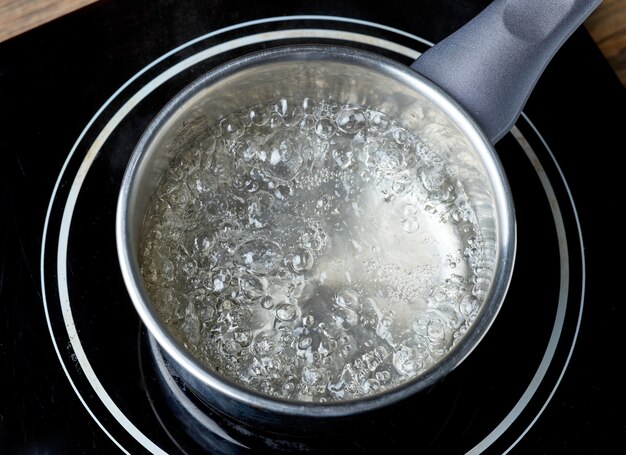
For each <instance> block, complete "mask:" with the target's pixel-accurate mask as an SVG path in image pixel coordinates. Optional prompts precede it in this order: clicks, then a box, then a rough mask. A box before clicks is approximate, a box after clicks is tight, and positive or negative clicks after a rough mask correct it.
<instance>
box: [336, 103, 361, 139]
mask: <svg viewBox="0 0 626 455" xmlns="http://www.w3.org/2000/svg"><path fill="white" fill-rule="evenodd" d="M335 122H336V123H337V126H338V127H339V131H342V132H344V133H351V134H354V133H356V132H357V131H359V130H362V129H363V128H365V126H366V123H365V112H364V111H363V109H361V108H346V109H342V110H340V111H339V112H338V113H337V116H336V117H335Z"/></svg>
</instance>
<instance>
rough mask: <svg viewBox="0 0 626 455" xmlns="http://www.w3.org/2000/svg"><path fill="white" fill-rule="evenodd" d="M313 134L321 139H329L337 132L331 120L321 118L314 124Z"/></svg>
mask: <svg viewBox="0 0 626 455" xmlns="http://www.w3.org/2000/svg"><path fill="white" fill-rule="evenodd" d="M315 132H316V133H317V135H318V136H319V137H321V138H322V139H330V138H331V137H332V136H333V135H334V134H335V133H336V132H337V126H336V125H335V124H334V123H333V121H332V120H331V119H329V118H321V119H319V120H318V121H317V122H315Z"/></svg>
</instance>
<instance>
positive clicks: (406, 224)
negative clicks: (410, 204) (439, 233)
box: [402, 216, 420, 234]
mask: <svg viewBox="0 0 626 455" xmlns="http://www.w3.org/2000/svg"><path fill="white" fill-rule="evenodd" d="M419 228H420V224H419V221H418V219H417V217H415V216H410V217H408V218H405V219H404V221H403V222H402V230H403V231H404V232H406V233H409V234H410V233H413V232H416V231H417V230H418V229H419Z"/></svg>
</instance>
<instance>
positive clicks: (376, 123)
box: [367, 111, 391, 133]
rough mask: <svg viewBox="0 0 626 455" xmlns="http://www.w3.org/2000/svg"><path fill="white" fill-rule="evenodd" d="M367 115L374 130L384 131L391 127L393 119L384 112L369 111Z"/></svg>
mask: <svg viewBox="0 0 626 455" xmlns="http://www.w3.org/2000/svg"><path fill="white" fill-rule="evenodd" d="M367 117H368V119H369V121H370V128H371V129H372V131H376V132H380V133H384V132H385V131H387V130H388V129H389V128H390V127H391V120H390V119H389V117H387V116H386V115H385V114H383V113H382V112H377V111H368V113H367Z"/></svg>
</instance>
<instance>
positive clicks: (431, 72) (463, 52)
mask: <svg viewBox="0 0 626 455" xmlns="http://www.w3.org/2000/svg"><path fill="white" fill-rule="evenodd" d="M600 3H601V0H495V1H494V2H492V3H491V4H490V5H489V6H487V8H485V9H484V10H483V11H482V12H481V13H480V14H479V15H478V16H476V17H475V18H474V19H472V20H471V21H470V22H468V23H467V24H466V25H465V26H463V27H462V28H461V29H459V30H458V31H456V32H455V33H453V34H452V35H450V36H449V37H447V38H446V39H444V40H443V41H441V42H440V43H438V44H436V45H435V46H434V47H432V48H431V49H429V50H428V51H426V52H425V53H424V54H422V55H421V56H420V57H419V58H418V59H417V60H416V61H415V62H414V63H413V64H412V65H411V68H413V69H414V70H416V71H417V72H418V73H420V74H422V75H424V76H426V77H427V78H429V79H430V80H432V81H433V82H434V83H436V84H437V85H438V86H439V87H441V88H442V89H444V90H445V91H446V92H448V94H450V95H451V96H452V97H453V98H454V99H455V100H456V101H457V102H458V103H459V104H461V106H463V107H464V108H465V109H466V110H467V111H468V112H469V113H470V115H472V116H473V117H474V119H475V120H476V121H477V122H478V124H479V126H480V127H481V128H482V129H483V131H484V132H485V133H486V135H487V137H488V138H489V139H490V140H491V142H492V143H496V142H497V141H498V140H499V139H500V138H501V137H502V136H504V135H505V134H506V133H507V132H508V131H509V130H510V129H511V127H512V126H513V124H514V123H515V121H516V120H517V118H518V117H519V115H520V113H521V111H522V108H523V107H524V105H525V104H526V101H527V99H528V96H529V95H530V93H531V91H532V90H533V88H534V86H535V84H536V82H537V80H538V79H539V77H540V76H541V74H542V73H543V70H544V69H545V67H546V66H547V65H548V62H549V61H550V60H551V59H552V57H553V56H554V54H555V53H556V52H557V50H558V49H559V48H560V47H561V46H562V45H563V43H564V42H565V41H566V40H567V39H568V38H569V37H570V35H571V34H572V33H573V32H574V31H575V30H576V29H577V28H578V27H579V26H580V25H581V24H582V23H583V21H584V20H585V19H586V18H587V17H588V16H589V15H590V14H591V13H592V11H593V10H594V9H595V8H596V7H597V6H598V5H599V4H600Z"/></svg>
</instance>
